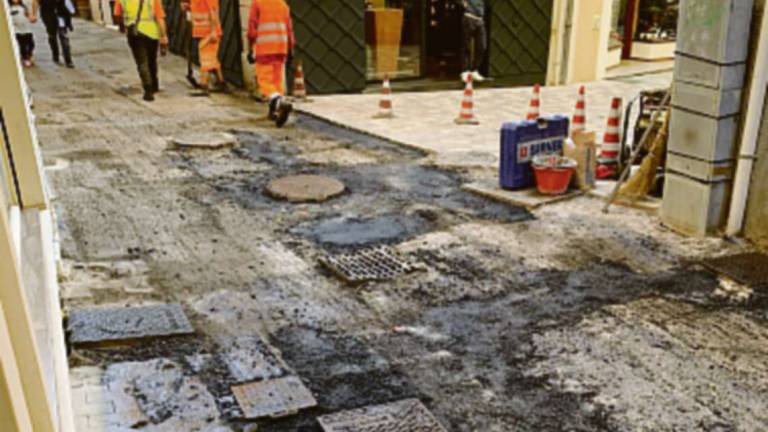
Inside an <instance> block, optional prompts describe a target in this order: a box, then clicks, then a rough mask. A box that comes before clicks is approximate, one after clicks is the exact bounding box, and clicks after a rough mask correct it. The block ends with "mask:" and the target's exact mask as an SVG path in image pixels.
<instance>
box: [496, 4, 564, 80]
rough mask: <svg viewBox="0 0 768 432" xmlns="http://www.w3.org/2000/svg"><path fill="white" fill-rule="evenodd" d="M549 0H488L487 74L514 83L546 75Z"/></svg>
mask: <svg viewBox="0 0 768 432" xmlns="http://www.w3.org/2000/svg"><path fill="white" fill-rule="evenodd" d="M552 10H553V0H491V1H490V12H491V23H490V35H491V40H490V52H489V63H490V72H491V76H493V77H494V78H502V79H505V80H509V81H511V82H512V83H514V84H518V85H530V84H535V83H543V81H544V80H545V78H546V75H547V63H548V61H549V43H550V33H551V24H552Z"/></svg>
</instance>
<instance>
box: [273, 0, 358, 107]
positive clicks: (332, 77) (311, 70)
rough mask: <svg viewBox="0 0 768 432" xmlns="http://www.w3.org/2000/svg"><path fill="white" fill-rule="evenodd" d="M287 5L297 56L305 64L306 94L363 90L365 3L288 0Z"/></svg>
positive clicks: (347, 0)
mask: <svg viewBox="0 0 768 432" xmlns="http://www.w3.org/2000/svg"><path fill="white" fill-rule="evenodd" d="M288 4H289V6H290V7H291V15H292V17H293V26H294V32H295V33H296V57H297V58H299V59H301V60H302V61H303V63H304V75H305V79H306V82H307V90H308V91H309V93H310V94H313V93H314V94H321V93H353V92H360V91H362V90H363V89H365V85H366V83H365V70H366V63H365V2H364V1H362V0H288ZM294 63H295V62H294ZM292 77H293V74H292V73H291V75H290V78H292Z"/></svg>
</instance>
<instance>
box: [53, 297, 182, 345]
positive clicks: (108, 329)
mask: <svg viewBox="0 0 768 432" xmlns="http://www.w3.org/2000/svg"><path fill="white" fill-rule="evenodd" d="M68 330H69V332H70V333H71V336H70V341H71V342H72V343H74V344H90V343H99V342H113V341H121V340H131V339H142V338H148V337H160V336H178V335H186V334H192V333H194V329H193V328H192V325H191V324H190V323H189V320H188V319H187V316H186V315H185V314H184V311H183V310H182V308H181V306H180V305H178V304H162V305H152V306H141V307H111V308H105V307H99V308H87V309H75V310H73V311H72V312H71V314H70V317H69V325H68Z"/></svg>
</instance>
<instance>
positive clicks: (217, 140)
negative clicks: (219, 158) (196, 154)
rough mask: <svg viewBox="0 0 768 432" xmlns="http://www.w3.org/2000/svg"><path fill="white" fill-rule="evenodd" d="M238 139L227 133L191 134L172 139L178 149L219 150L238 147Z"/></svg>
mask: <svg viewBox="0 0 768 432" xmlns="http://www.w3.org/2000/svg"><path fill="white" fill-rule="evenodd" d="M237 142H238V140H237V137H236V136H234V135H232V134H228V133H226V132H189V133H186V134H183V135H180V136H177V137H174V138H173V139H171V144H172V145H173V146H175V147H177V148H199V149H219V148H223V147H233V146H236V145H237Z"/></svg>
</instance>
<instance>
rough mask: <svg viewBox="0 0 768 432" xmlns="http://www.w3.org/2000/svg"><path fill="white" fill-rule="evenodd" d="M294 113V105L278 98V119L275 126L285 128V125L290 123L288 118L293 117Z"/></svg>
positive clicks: (282, 98)
mask: <svg viewBox="0 0 768 432" xmlns="http://www.w3.org/2000/svg"><path fill="white" fill-rule="evenodd" d="M292 111H293V104H291V103H290V102H288V101H287V100H286V99H285V98H284V97H282V96H281V97H280V98H278V102H277V118H276V119H275V124H276V125H277V127H279V128H281V127H283V126H285V124H286V123H287V122H288V118H289V117H290V116H291V112H292Z"/></svg>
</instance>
